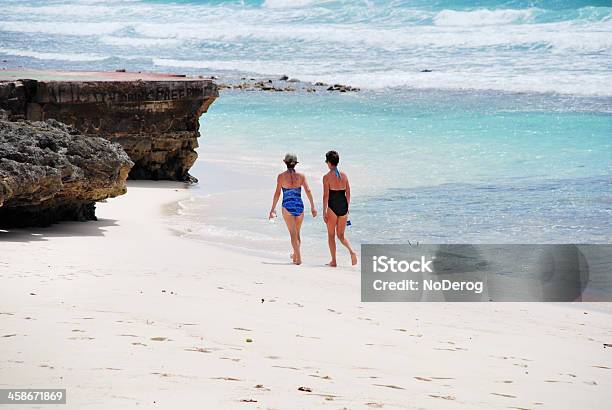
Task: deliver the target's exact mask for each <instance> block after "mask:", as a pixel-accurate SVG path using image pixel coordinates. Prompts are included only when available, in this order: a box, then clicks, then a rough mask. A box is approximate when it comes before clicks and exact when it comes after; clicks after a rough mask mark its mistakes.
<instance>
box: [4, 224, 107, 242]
mask: <svg viewBox="0 0 612 410" xmlns="http://www.w3.org/2000/svg"><path fill="white" fill-rule="evenodd" d="M109 226H117V221H116V220H114V219H98V220H97V221H86V222H72V221H68V222H59V223H56V224H53V225H51V226H47V227H44V228H37V227H34V228H18V229H0V243H1V242H34V241H46V240H48V238H61V237H81V236H82V237H86V236H104V235H105V233H106V229H105V228H107V227H109Z"/></svg>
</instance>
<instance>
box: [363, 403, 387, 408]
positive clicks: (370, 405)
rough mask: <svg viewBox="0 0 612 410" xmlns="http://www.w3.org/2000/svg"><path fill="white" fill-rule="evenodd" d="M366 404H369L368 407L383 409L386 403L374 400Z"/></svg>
mask: <svg viewBox="0 0 612 410" xmlns="http://www.w3.org/2000/svg"><path fill="white" fill-rule="evenodd" d="M365 405H366V406H368V407H371V408H373V409H382V408H383V406H384V404H382V403H374V402H371V403H366V404H365Z"/></svg>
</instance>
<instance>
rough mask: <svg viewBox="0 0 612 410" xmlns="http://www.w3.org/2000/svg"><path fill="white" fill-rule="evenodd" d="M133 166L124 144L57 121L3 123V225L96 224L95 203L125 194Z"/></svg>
mask: <svg viewBox="0 0 612 410" xmlns="http://www.w3.org/2000/svg"><path fill="white" fill-rule="evenodd" d="M132 165H133V163H132V161H130V158H129V157H128V155H127V154H126V153H125V151H124V150H123V149H122V148H121V147H120V146H119V145H118V144H114V143H111V142H109V141H107V140H105V139H103V138H99V137H91V138H87V137H84V136H83V135H81V134H80V133H78V132H77V131H76V130H74V129H73V128H71V127H69V126H67V125H65V124H62V123H59V122H57V121H54V120H49V121H46V122H25V121H22V122H10V121H6V120H1V119H0V226H1V227H14V226H30V225H48V224H50V223H52V222H55V221H57V220H80V221H82V220H91V219H96V217H95V202H96V201H101V200H103V199H106V198H109V197H114V196H117V195H121V194H124V193H125V192H126V186H125V180H126V179H127V176H128V173H129V171H130V168H131V166H132Z"/></svg>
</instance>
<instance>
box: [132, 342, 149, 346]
mask: <svg viewBox="0 0 612 410" xmlns="http://www.w3.org/2000/svg"><path fill="white" fill-rule="evenodd" d="M132 344H133V345H134V346H146V344H144V343H140V342H132Z"/></svg>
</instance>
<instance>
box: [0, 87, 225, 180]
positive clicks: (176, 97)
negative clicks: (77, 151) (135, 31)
mask: <svg viewBox="0 0 612 410" xmlns="http://www.w3.org/2000/svg"><path fill="white" fill-rule="evenodd" d="M217 96H218V91H217V86H216V85H215V84H214V83H213V82H212V81H210V80H191V79H180V78H176V79H167V77H164V79H163V80H146V81H143V80H116V77H113V80H111V81H81V80H79V81H76V80H75V81H72V80H70V81H37V80H13V81H4V82H0V109H4V110H5V111H6V112H7V113H8V114H7V116H8V118H9V119H10V120H18V119H26V120H31V121H44V120H47V119H55V120H57V121H60V122H63V123H66V124H69V125H71V126H73V127H74V128H75V129H77V130H78V131H79V132H80V133H81V134H83V135H85V136H99V137H103V138H106V139H108V140H110V141H114V142H117V143H119V144H120V145H121V146H122V147H123V149H124V150H125V152H127V154H128V155H129V156H130V158H131V159H132V161H133V162H134V167H133V168H132V170H131V172H130V178H133V179H171V180H180V181H188V180H191V177H190V175H189V173H188V171H189V168H191V166H192V165H193V163H194V162H195V160H196V158H197V154H196V152H195V148H196V147H197V146H198V140H197V138H198V136H199V132H198V129H199V117H200V115H201V114H202V113H203V112H206V110H207V109H208V107H209V106H210V104H211V103H212V102H213V101H214V100H215V98H216V97H217Z"/></svg>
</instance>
